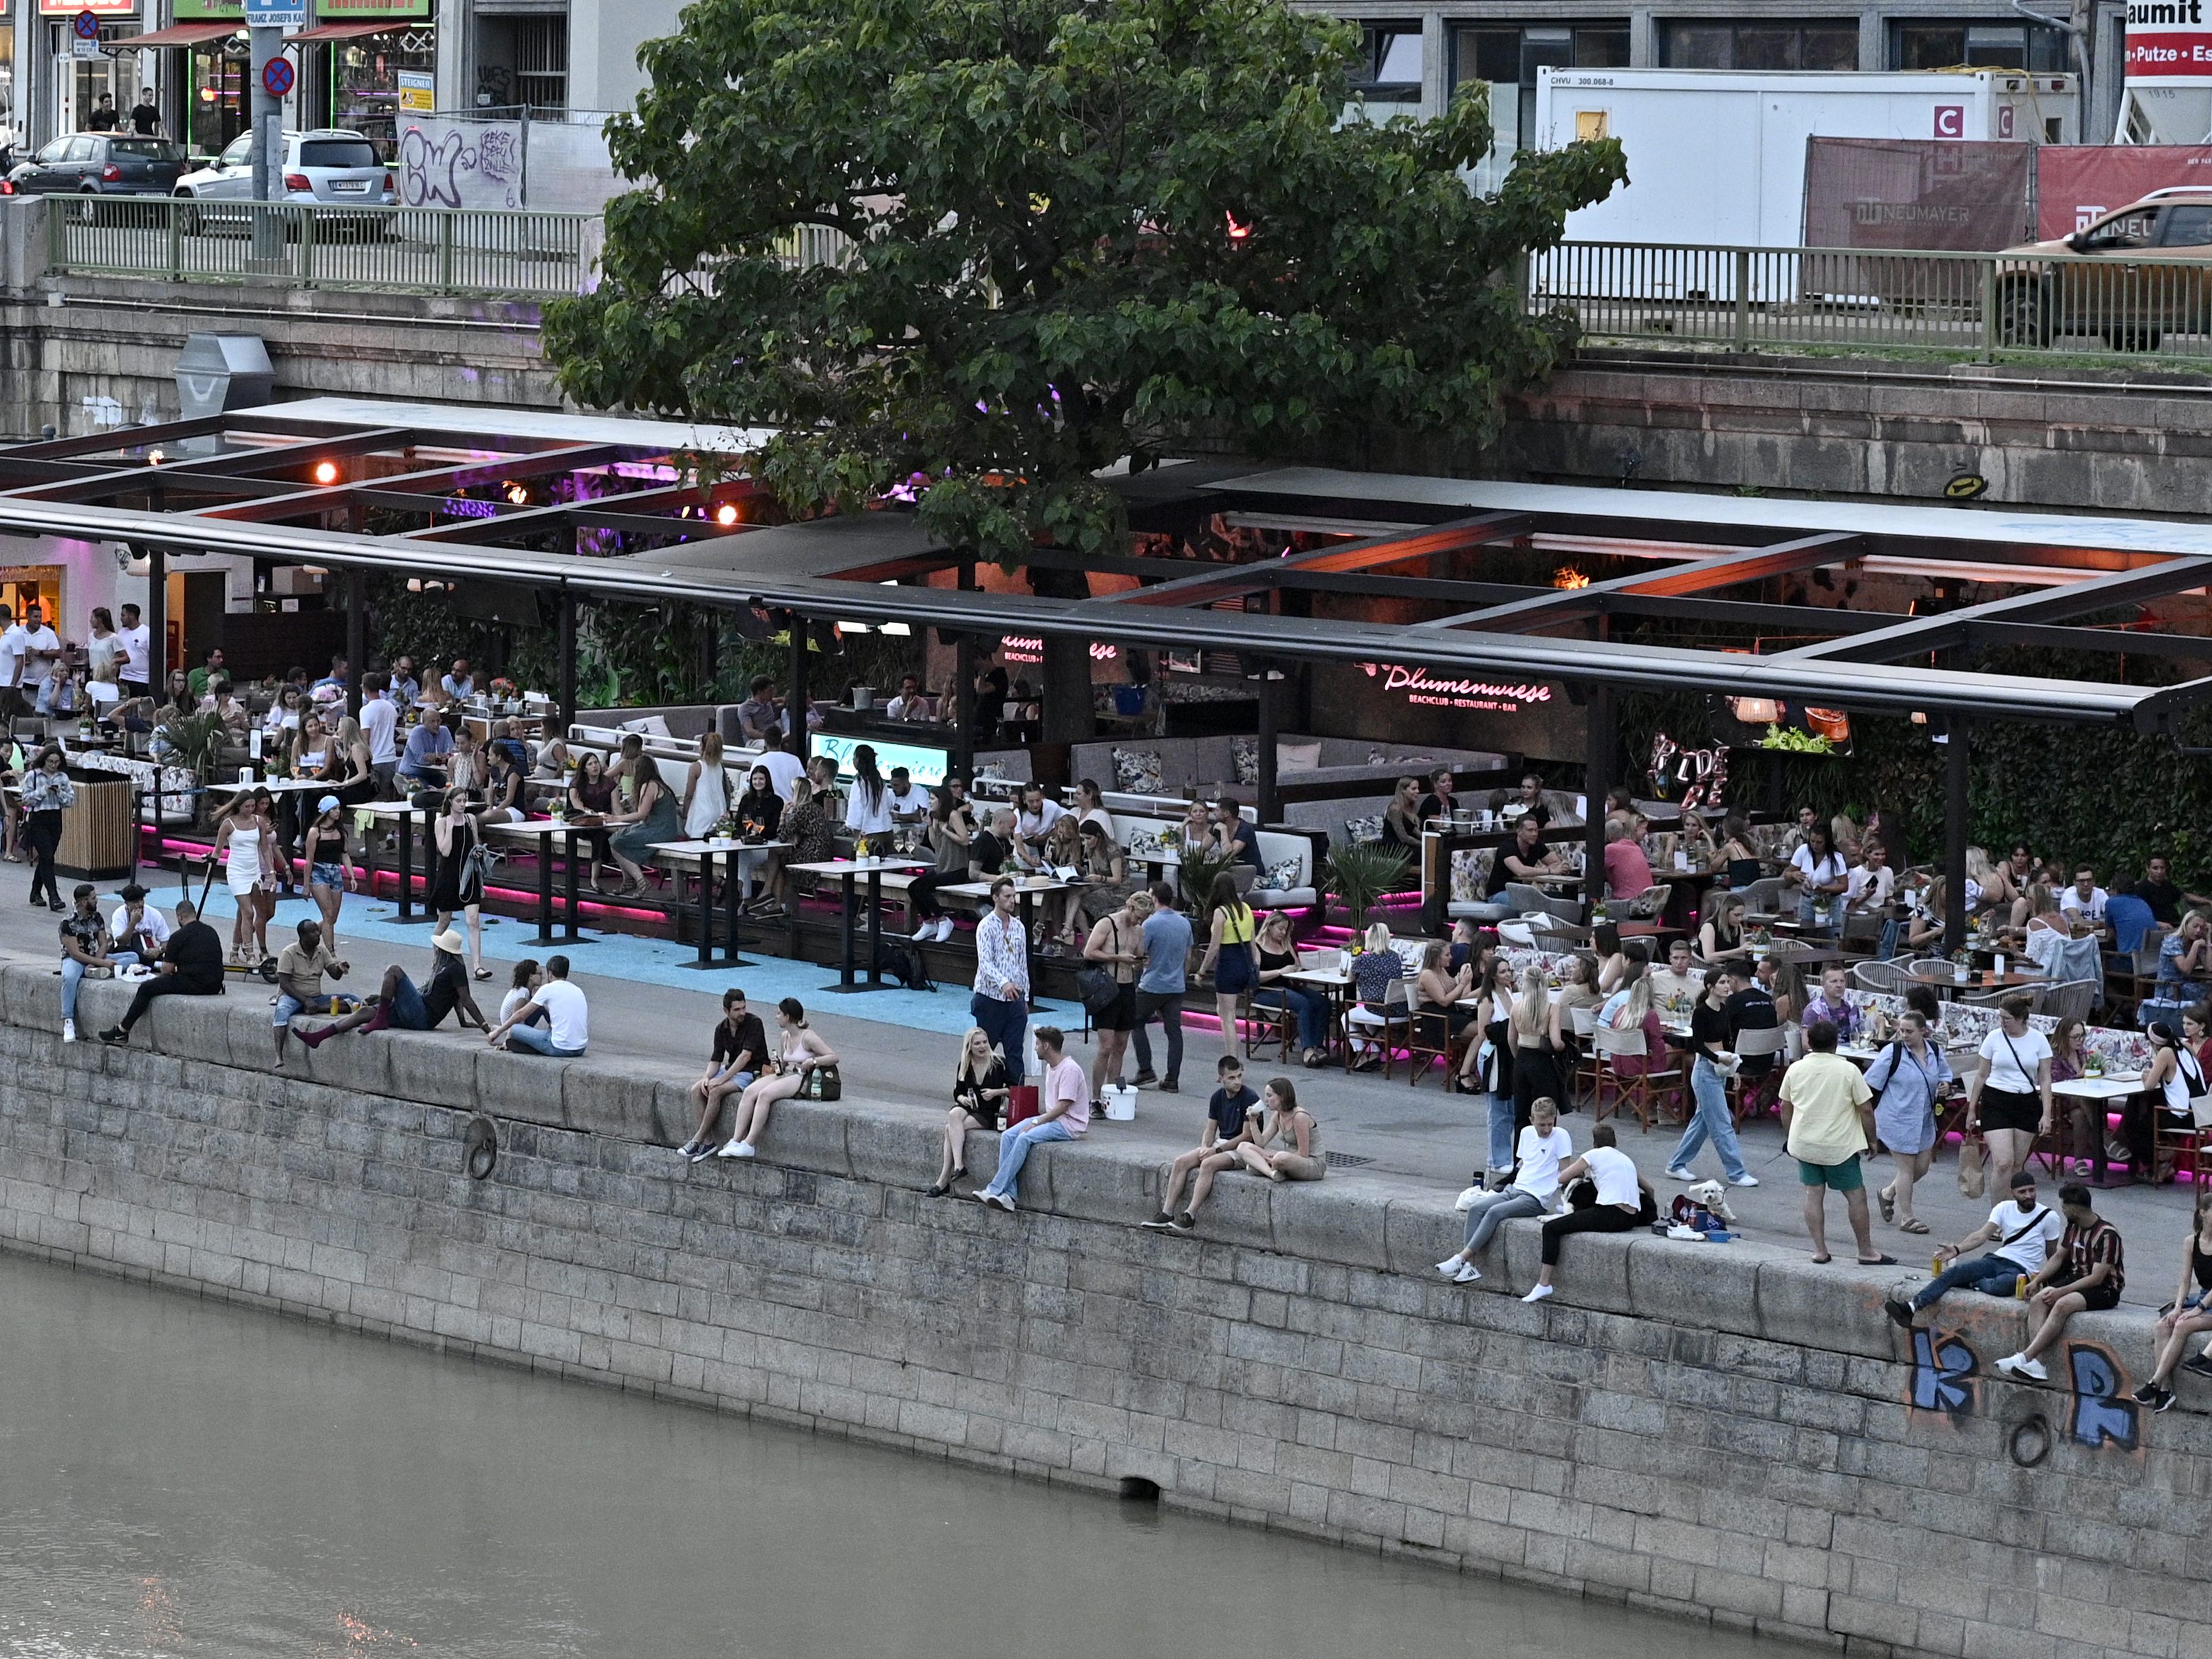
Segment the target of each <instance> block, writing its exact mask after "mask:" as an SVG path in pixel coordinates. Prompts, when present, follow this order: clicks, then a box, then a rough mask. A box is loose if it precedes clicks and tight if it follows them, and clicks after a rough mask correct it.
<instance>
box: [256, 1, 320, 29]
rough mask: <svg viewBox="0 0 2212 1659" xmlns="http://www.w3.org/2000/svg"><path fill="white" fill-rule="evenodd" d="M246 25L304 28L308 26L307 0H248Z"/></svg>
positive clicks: (259, 27) (272, 27)
mask: <svg viewBox="0 0 2212 1659" xmlns="http://www.w3.org/2000/svg"><path fill="white" fill-rule="evenodd" d="M246 27H248V28H250V29H303V28H305V27H307V0H246Z"/></svg>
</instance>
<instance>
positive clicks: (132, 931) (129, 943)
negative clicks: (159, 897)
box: [107, 881, 169, 962]
mask: <svg viewBox="0 0 2212 1659" xmlns="http://www.w3.org/2000/svg"><path fill="white" fill-rule="evenodd" d="M116 896H117V897H118V898H119V899H121V900H122V901H123V902H122V903H120V904H118V905H117V906H116V907H115V914H114V915H113V916H112V917H111V918H109V920H108V923H107V934H108V937H109V938H110V939H113V940H114V941H115V948H116V949H117V950H118V951H131V952H132V953H133V954H134V955H136V956H137V958H138V960H139V961H141V962H151V961H153V960H154V959H155V957H158V956H160V955H161V947H162V946H163V945H167V943H168V942H169V919H168V918H167V916H165V915H162V914H161V911H160V910H159V909H157V908H155V907H154V906H153V905H150V904H149V903H147V902H146V890H145V889H144V888H143V887H141V886H140V885H139V884H137V882H135V881H134V882H132V883H131V884H130V885H129V886H128V887H125V889H124V890H122V891H121V892H120V893H118V894H117V895H116Z"/></svg>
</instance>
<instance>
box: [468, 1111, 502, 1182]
mask: <svg viewBox="0 0 2212 1659" xmlns="http://www.w3.org/2000/svg"><path fill="white" fill-rule="evenodd" d="M461 1146H462V1157H463V1164H464V1166H465V1168H466V1169H467V1170H468V1172H469V1179H470V1180H471V1181H483V1180H484V1179H485V1178H487V1177H488V1176H489V1175H490V1174H491V1172H492V1170H494V1169H495V1168H496V1167H497V1165H498V1164H499V1131H498V1130H497V1129H495V1128H494V1127H492V1121H491V1120H490V1119H489V1118H488V1117H478V1118H471V1120H470V1121H469V1132H468V1133H467V1134H466V1135H465V1136H463V1137H462V1139H461Z"/></svg>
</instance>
